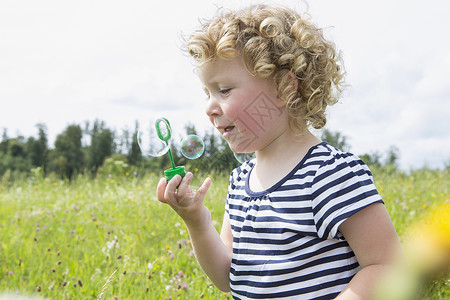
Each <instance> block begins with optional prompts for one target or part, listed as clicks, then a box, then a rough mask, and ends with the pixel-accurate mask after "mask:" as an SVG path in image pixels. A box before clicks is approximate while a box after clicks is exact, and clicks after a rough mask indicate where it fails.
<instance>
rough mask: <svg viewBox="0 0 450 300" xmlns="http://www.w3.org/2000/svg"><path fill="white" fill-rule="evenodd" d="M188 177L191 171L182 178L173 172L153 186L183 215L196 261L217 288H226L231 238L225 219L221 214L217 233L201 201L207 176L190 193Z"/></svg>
mask: <svg viewBox="0 0 450 300" xmlns="http://www.w3.org/2000/svg"><path fill="white" fill-rule="evenodd" d="M192 177H193V175H192V173H187V174H186V176H185V177H184V178H183V179H181V177H180V176H179V175H176V176H175V177H174V178H172V180H170V181H169V183H167V182H166V180H165V179H164V178H163V179H161V180H160V181H159V183H158V187H157V190H156V191H157V198H158V200H159V201H161V202H163V203H166V204H168V205H169V206H170V207H172V209H173V210H175V212H176V213H177V214H178V215H179V216H180V217H181V218H182V219H183V221H184V223H185V224H186V226H187V229H188V231H189V236H190V238H191V242H192V246H193V248H194V253H195V257H196V258H197V261H198V263H199V264H200V266H201V267H202V269H203V271H205V273H206V274H207V275H208V277H209V278H210V279H211V281H212V282H213V283H214V284H215V285H216V286H217V287H218V288H219V289H220V290H222V291H224V292H228V291H229V290H230V284H229V272H230V265H231V250H230V247H229V245H230V244H231V242H232V237H231V227H230V223H229V219H227V218H224V223H223V228H222V232H221V235H220V236H219V234H218V232H217V231H216V229H215V228H214V226H213V225H212V224H211V213H210V211H209V210H208V208H206V206H205V205H204V202H203V200H204V199H205V195H206V192H207V191H208V188H209V186H210V185H211V179H209V178H207V179H206V180H205V181H204V182H203V184H202V186H201V187H200V188H199V189H198V191H197V192H196V193H194V192H192V190H191V189H190V187H189V184H190V183H191V180H192ZM222 238H223V239H224V240H222Z"/></svg>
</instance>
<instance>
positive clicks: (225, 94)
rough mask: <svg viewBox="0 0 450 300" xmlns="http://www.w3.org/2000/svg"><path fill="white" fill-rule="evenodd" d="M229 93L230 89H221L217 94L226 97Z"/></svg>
mask: <svg viewBox="0 0 450 300" xmlns="http://www.w3.org/2000/svg"><path fill="white" fill-rule="evenodd" d="M230 92H231V88H223V89H220V90H219V93H220V94H221V95H223V96H228V94H230Z"/></svg>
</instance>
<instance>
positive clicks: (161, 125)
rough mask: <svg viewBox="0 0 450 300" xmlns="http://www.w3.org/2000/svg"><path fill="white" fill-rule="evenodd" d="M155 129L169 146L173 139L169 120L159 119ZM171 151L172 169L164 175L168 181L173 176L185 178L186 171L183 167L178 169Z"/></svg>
mask: <svg viewBox="0 0 450 300" xmlns="http://www.w3.org/2000/svg"><path fill="white" fill-rule="evenodd" d="M155 128H156V134H157V135H158V138H159V139H160V140H161V141H163V142H165V143H166V145H167V146H169V140H170V138H171V137H172V128H171V127H170V123H169V120H167V119H166V118H159V119H157V120H156V122H155ZM168 150H169V151H168V152H169V158H170V162H171V163H172V169H168V170H165V171H164V174H165V175H166V180H167V181H169V180H170V179H171V178H172V177H173V176H175V175H177V174H178V175H180V176H181V177H184V175H186V172H185V170H184V167H183V166H180V167H176V166H175V163H174V161H173V156H172V151H171V150H170V147H169V149H168Z"/></svg>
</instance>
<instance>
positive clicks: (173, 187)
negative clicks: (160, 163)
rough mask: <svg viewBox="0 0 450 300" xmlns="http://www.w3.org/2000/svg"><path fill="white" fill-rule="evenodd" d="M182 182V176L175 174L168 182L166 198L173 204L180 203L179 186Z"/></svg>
mask: <svg viewBox="0 0 450 300" xmlns="http://www.w3.org/2000/svg"><path fill="white" fill-rule="evenodd" d="M180 182H181V176H180V175H175V176H174V177H173V178H172V179H170V180H169V183H168V184H167V187H166V191H165V193H164V198H165V199H166V201H168V202H169V203H170V204H172V205H176V204H177V203H178V196H177V187H178V185H179V184H180Z"/></svg>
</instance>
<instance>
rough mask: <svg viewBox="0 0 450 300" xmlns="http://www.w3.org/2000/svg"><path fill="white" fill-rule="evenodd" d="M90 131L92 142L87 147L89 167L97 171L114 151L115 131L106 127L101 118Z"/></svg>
mask: <svg viewBox="0 0 450 300" xmlns="http://www.w3.org/2000/svg"><path fill="white" fill-rule="evenodd" d="M89 133H90V136H91V144H90V146H89V147H87V149H86V152H87V159H88V168H89V169H91V170H92V171H93V172H96V171H97V169H98V168H99V167H100V166H101V165H102V164H103V162H104V160H105V158H106V157H108V156H110V155H111V154H113V153H114V133H113V132H112V131H111V130H110V129H108V128H105V123H104V122H103V121H102V122H100V121H99V120H96V121H95V122H94V124H93V126H92V129H91V130H90V131H89Z"/></svg>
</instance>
